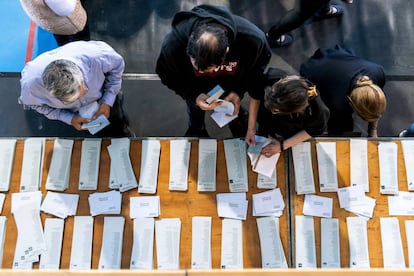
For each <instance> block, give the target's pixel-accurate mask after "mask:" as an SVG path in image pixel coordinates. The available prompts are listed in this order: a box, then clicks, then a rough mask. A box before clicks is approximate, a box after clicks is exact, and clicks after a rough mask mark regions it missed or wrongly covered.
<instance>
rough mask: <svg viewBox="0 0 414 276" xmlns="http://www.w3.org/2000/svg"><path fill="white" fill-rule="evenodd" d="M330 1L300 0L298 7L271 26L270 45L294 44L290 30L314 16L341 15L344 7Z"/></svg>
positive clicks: (322, 17)
mask: <svg viewBox="0 0 414 276" xmlns="http://www.w3.org/2000/svg"><path fill="white" fill-rule="evenodd" d="M330 2H331V1H330V0H311V1H309V0H300V1H299V7H298V8H297V9H292V10H290V11H288V12H287V13H286V14H285V15H284V16H283V17H282V18H281V19H280V20H279V22H278V23H276V24H275V25H273V26H272V27H270V29H269V31H268V32H267V37H268V39H269V43H270V46H272V47H286V46H289V45H290V44H292V42H293V37H292V36H291V35H290V34H288V32H290V31H292V30H294V29H296V28H298V27H299V26H301V25H302V24H303V23H305V21H306V20H308V19H309V18H311V17H312V16H315V17H316V18H317V19H325V18H331V17H336V16H341V15H342V14H343V13H344V12H343V9H342V7H341V6H340V5H334V4H330Z"/></svg>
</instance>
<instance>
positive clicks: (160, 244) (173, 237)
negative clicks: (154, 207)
mask: <svg viewBox="0 0 414 276" xmlns="http://www.w3.org/2000/svg"><path fill="white" fill-rule="evenodd" d="M180 238H181V220H180V219H179V218H167V219H162V220H157V221H155V240H156V244H157V264H158V269H167V270H168V269H179V268H180Z"/></svg>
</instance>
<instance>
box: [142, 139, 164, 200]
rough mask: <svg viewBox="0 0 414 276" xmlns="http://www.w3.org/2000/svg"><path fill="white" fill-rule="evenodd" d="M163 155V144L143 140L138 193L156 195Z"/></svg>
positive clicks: (156, 141)
mask: <svg viewBox="0 0 414 276" xmlns="http://www.w3.org/2000/svg"><path fill="white" fill-rule="evenodd" d="M160 154H161V144H160V141H158V140H143V141H142V151H141V174H140V176H139V186H138V192H140V193H144V194H155V193H156V191H157V183H158V166H159V161H160Z"/></svg>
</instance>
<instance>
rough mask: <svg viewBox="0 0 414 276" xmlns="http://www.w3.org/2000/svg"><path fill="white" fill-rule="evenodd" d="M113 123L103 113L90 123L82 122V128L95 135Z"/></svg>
mask: <svg viewBox="0 0 414 276" xmlns="http://www.w3.org/2000/svg"><path fill="white" fill-rule="evenodd" d="M110 124H111V123H110V122H109V120H108V119H107V118H106V116H105V115H104V114H101V115H99V116H98V118H96V119H95V120H92V121H90V122H88V123H83V124H82V129H86V130H88V131H89V133H90V134H92V135H94V134H96V133H97V132H99V131H101V130H102V129H104V128H105V127H107V126H109V125H110Z"/></svg>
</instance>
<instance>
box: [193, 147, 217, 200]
mask: <svg viewBox="0 0 414 276" xmlns="http://www.w3.org/2000/svg"><path fill="white" fill-rule="evenodd" d="M216 166H217V140H215V139H200V140H198V177H197V191H199V192H214V191H215V190H216Z"/></svg>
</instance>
